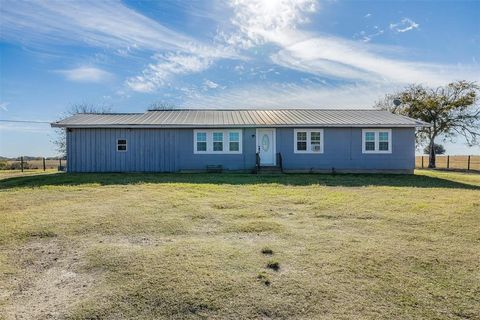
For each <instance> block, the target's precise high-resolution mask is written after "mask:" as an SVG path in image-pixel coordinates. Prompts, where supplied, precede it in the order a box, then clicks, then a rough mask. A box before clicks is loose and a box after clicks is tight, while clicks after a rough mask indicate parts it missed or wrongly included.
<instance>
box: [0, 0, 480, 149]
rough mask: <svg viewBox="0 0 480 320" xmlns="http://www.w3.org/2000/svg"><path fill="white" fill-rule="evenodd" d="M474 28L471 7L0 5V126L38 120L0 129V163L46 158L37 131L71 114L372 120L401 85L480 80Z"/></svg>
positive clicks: (479, 45) (479, 30)
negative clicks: (332, 112)
mask: <svg viewBox="0 0 480 320" xmlns="http://www.w3.org/2000/svg"><path fill="white" fill-rule="evenodd" d="M479 16H480V1H433V0H432V1H342V0H337V1H334V0H317V1H316V0H296V1H295V0H268V1H267V0H263V1H260V0H251V1H248V0H225V1H220V0H213V1H169V0H162V1H106V2H104V1H86V0H85V1H77V2H75V1H30V2H22V1H6V0H0V120H5V119H9V120H30V121H38V122H42V123H21V122H0V155H2V156H9V157H13V156H20V155H31V156H53V155H56V154H57V152H56V150H55V146H54V144H53V143H52V142H51V141H52V139H54V137H55V131H54V130H53V129H51V128H50V126H49V125H48V122H50V121H54V120H58V119H60V118H62V116H64V115H65V114H66V112H67V110H69V109H70V108H71V107H72V106H73V105H77V104H88V105H92V106H97V107H103V108H108V109H110V110H111V111H112V112H143V111H145V110H147V109H148V108H149V107H150V106H152V105H153V104H155V103H157V104H168V105H172V106H176V107H178V108H275V107H282V108H372V107H373V105H374V103H375V101H377V100H379V99H380V98H381V97H382V96H384V95H385V94H387V93H390V92H393V91H396V90H399V89H401V88H403V87H405V86H406V85H408V84H410V83H418V84H424V85H427V86H440V85H445V84H447V83H449V82H452V81H455V80H462V79H465V80H473V81H480V19H479ZM43 122H45V123H43ZM439 142H441V141H439ZM444 145H445V146H446V149H447V153H449V154H480V147H479V146H474V147H473V148H468V147H467V146H466V145H465V143H464V140H462V139H460V138H458V139H456V140H455V141H454V142H446V143H444Z"/></svg>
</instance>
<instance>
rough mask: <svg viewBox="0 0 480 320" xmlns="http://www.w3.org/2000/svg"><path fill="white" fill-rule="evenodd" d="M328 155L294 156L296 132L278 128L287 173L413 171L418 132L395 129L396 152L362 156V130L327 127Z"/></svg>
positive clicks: (278, 143)
mask: <svg viewBox="0 0 480 320" xmlns="http://www.w3.org/2000/svg"><path fill="white" fill-rule="evenodd" d="M323 132H324V146H323V148H324V152H323V153H321V154H298V153H294V129H292V128H279V129H277V152H280V153H281V154H282V158H283V167H284V169H285V170H304V171H305V170H331V169H332V168H335V169H336V170H352V171H355V170H413V168H414V167H415V129H413V128H392V153H390V154H364V153H362V129H361V128H325V129H324V131H323Z"/></svg>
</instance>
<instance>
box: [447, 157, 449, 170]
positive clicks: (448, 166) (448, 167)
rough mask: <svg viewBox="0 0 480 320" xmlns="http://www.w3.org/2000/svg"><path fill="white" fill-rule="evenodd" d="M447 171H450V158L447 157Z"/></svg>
mask: <svg viewBox="0 0 480 320" xmlns="http://www.w3.org/2000/svg"><path fill="white" fill-rule="evenodd" d="M447 169H450V156H447Z"/></svg>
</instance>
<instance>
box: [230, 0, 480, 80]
mask: <svg viewBox="0 0 480 320" xmlns="http://www.w3.org/2000/svg"><path fill="white" fill-rule="evenodd" d="M231 5H232V6H233V7H234V16H233V18H232V25H234V26H236V27H237V31H236V33H233V34H232V36H231V37H229V38H226V39H227V42H228V43H230V44H234V43H235V42H238V43H237V45H240V46H243V47H246V48H249V47H252V46H258V45H261V44H264V43H269V44H273V45H275V46H277V47H278V48H279V50H278V51H277V52H276V53H273V54H272V55H271V60H272V61H273V62H274V63H276V64H278V65H281V66H283V67H286V68H290V69H295V70H300V71H303V72H307V73H311V74H315V75H322V76H329V77H334V78H339V79H348V80H360V81H369V82H395V83H411V82H412V81H413V82H423V83H427V84H430V85H437V84H444V83H445V82H448V81H451V80H452V79H459V78H460V79H470V80H477V79H478V74H480V72H479V71H480V70H479V68H478V66H471V67H469V66H466V67H459V66H455V65H434V64H429V63H422V62H416V61H409V60H402V59H395V58H387V57H386V56H387V55H386V53H388V54H390V56H391V53H392V48H391V47H385V46H378V45H377V46H373V45H370V44H368V43H359V42H358V41H351V40H347V39H344V38H340V37H333V36H327V35H323V34H315V33H312V32H308V31H305V30H302V29H299V28H298V27H299V26H300V25H301V24H304V23H306V22H308V14H311V13H312V12H315V11H316V9H317V7H318V6H317V5H316V2H315V1H313V0H311V1H310V0H299V1H294V0H277V1H271V2H270V1H269V2H263V1H246V0H245V1H243V0H234V1H232V2H231ZM410 21H411V20H406V23H409V26H410V25H411V27H412V28H416V27H418V25H417V24H415V23H414V22H413V21H411V22H412V23H410ZM405 28H408V26H407V27H402V29H400V30H403V29H405ZM379 32H380V31H379Z"/></svg>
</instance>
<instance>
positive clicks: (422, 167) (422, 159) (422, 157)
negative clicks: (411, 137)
mask: <svg viewBox="0 0 480 320" xmlns="http://www.w3.org/2000/svg"><path fill="white" fill-rule="evenodd" d="M422 169H423V156H422Z"/></svg>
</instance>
